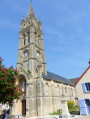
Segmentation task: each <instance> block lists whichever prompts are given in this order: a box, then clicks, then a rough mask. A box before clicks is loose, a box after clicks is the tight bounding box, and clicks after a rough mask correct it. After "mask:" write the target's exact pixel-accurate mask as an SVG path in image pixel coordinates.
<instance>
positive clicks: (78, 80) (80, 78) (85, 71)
mask: <svg viewBox="0 0 90 119" xmlns="http://www.w3.org/2000/svg"><path fill="white" fill-rule="evenodd" d="M89 68H90V66H89V67H88V68H87V69H86V70H85V72H84V73H83V74H82V75H81V77H80V78H79V79H78V80H77V82H76V83H75V84H74V87H75V86H76V85H77V83H78V82H79V81H80V80H81V78H82V77H83V76H84V75H85V74H86V72H87V71H88V69H89Z"/></svg>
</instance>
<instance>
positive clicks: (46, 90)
mask: <svg viewBox="0 0 90 119" xmlns="http://www.w3.org/2000/svg"><path fill="white" fill-rule="evenodd" d="M46 96H48V84H47V83H46Z"/></svg>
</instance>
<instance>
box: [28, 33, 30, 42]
mask: <svg viewBox="0 0 90 119" xmlns="http://www.w3.org/2000/svg"><path fill="white" fill-rule="evenodd" d="M28 43H30V35H29V36H28Z"/></svg>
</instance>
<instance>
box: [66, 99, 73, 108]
mask: <svg viewBox="0 0 90 119" xmlns="http://www.w3.org/2000/svg"><path fill="white" fill-rule="evenodd" d="M67 104H68V108H72V107H74V105H75V103H74V102H73V101H70V100H68V101H67Z"/></svg>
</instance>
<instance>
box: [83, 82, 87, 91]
mask: <svg viewBox="0 0 90 119" xmlns="http://www.w3.org/2000/svg"><path fill="white" fill-rule="evenodd" d="M82 87H83V92H84V93H85V92H87V89H86V86H85V83H83V84H82Z"/></svg>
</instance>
